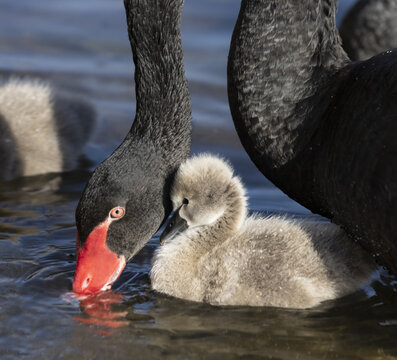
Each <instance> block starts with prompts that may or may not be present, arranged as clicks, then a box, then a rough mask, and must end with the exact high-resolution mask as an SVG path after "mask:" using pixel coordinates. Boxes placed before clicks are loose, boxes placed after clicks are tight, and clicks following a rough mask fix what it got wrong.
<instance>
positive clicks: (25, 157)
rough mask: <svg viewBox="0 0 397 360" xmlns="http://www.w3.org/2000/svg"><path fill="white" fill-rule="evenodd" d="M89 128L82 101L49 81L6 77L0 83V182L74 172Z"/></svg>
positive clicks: (88, 109)
mask: <svg viewBox="0 0 397 360" xmlns="http://www.w3.org/2000/svg"><path fill="white" fill-rule="evenodd" d="M94 124H95V111H94V109H93V108H92V106H91V105H89V104H88V103H86V102H84V101H82V100H80V99H76V98H74V97H65V96H61V95H60V94H59V93H57V92H56V91H55V90H54V89H53V88H52V87H51V85H50V84H49V83H47V82H43V81H38V80H32V79H18V78H11V79H9V80H7V81H5V82H3V83H2V84H1V85H0V131H1V136H0V167H1V172H0V179H1V180H10V179H13V178H15V177H18V176H33V175H39V174H44V173H50V172H62V171H69V170H72V169H74V168H76V167H77V166H78V164H79V158H80V156H81V154H82V150H83V147H84V145H85V144H86V142H87V140H88V139H89V137H90V135H91V133H92V130H93V128H94Z"/></svg>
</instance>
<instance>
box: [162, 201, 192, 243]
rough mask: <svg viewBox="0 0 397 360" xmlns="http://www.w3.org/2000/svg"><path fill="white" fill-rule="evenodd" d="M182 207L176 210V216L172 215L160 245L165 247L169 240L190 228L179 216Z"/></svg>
mask: <svg viewBox="0 0 397 360" xmlns="http://www.w3.org/2000/svg"><path fill="white" fill-rule="evenodd" d="M182 206H183V205H182ZM182 206H181V207H182ZM181 207H179V208H178V209H177V210H175V212H174V215H172V217H171V219H170V221H169V222H168V224H167V226H166V227H165V229H164V231H163V233H162V234H161V235H160V245H164V244H165V242H166V241H167V240H170V239H172V238H173V237H175V236H177V235H178V234H180V233H181V232H183V231H185V230H186V229H187V228H188V225H187V222H186V220H185V219H182V218H181V217H180V216H179V210H180V209H181Z"/></svg>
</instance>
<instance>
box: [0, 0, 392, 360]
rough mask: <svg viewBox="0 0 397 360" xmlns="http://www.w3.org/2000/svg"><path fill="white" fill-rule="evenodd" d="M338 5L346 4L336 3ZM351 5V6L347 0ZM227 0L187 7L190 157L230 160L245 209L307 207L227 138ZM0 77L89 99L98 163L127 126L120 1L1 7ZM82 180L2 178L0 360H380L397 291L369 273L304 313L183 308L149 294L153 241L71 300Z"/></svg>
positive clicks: (234, 5)
mask: <svg viewBox="0 0 397 360" xmlns="http://www.w3.org/2000/svg"><path fill="white" fill-rule="evenodd" d="M341 1H342V2H341V5H342V7H343V5H344V4H346V3H347V0H341ZM350 2H351V1H350ZM238 6H239V1H238V0H203V1H200V2H198V1H193V0H186V1H185V11H184V18H183V43H184V49H185V54H186V56H185V58H186V70H187V76H188V79H189V86H190V92H191V95H192V100H193V120H194V140H193V141H194V142H193V152H199V151H211V152H214V153H219V154H221V155H223V156H225V157H227V158H229V159H231V162H232V164H233V166H235V168H236V171H237V172H238V173H239V174H240V175H241V176H242V179H243V181H244V183H245V185H246V187H247V189H248V192H249V196H250V209H251V210H255V211H262V212H264V213H280V212H288V213H290V214H293V215H296V216H307V215H308V211H307V210H305V209H304V208H302V207H301V206H299V205H298V204H296V203H294V202H292V201H291V200H290V199H288V198H287V197H286V196H285V195H284V194H283V193H281V192H280V191H278V190H277V189H275V188H274V187H273V186H272V185H271V184H270V183H269V182H268V181H267V180H265V179H264V178H263V176H262V175H261V174H259V173H258V171H257V170H256V169H255V168H254V166H253V165H252V164H251V162H250V161H249V159H248V158H247V155H246V154H245V152H244V151H243V150H242V149H241V146H240V145H239V141H238V139H237V136H236V135H235V133H234V130H233V126H232V122H231V118H230V114H229V110H228V105H227V96H226V75H225V73H226V57H227V51H228V46H229V39H230V34H231V30H232V27H233V25H234V21H235V17H236V14H237V11H238ZM0 9H1V11H0V74H2V75H4V76H8V75H10V74H11V73H13V74H15V73H16V74H20V75H29V76H36V77H40V78H45V79H50V80H51V81H53V82H54V83H55V85H56V86H57V87H58V88H59V89H60V90H61V91H63V92H66V93H72V94H77V95H78V96H81V97H83V98H85V99H88V100H90V101H92V102H93V103H94V105H95V107H96V109H97V111H98V114H99V127H98V131H97V132H96V134H95V137H94V139H93V140H92V142H91V143H90V145H89V147H88V148H87V152H86V153H87V156H88V157H89V158H90V159H91V160H92V161H93V162H94V163H98V162H99V161H101V160H102V159H103V158H104V157H105V156H106V155H107V154H108V153H109V152H110V151H112V149H113V148H114V147H115V146H116V145H117V144H118V143H119V142H120V140H121V139H122V138H123V136H124V135H125V132H126V131H128V129H129V127H130V126H131V119H132V116H133V112H134V98H133V95H134V90H133V82H132V79H133V67H132V61H131V54H130V49H129V44H128V40H127V34H126V26H125V18H124V13H123V8H122V1H116V0H86V1H84V2H82V1H79V0H70V1H67V2H66V1H65V2H59V1H58V2H54V1H51V0H35V1H34V2H33V1H27V0H19V1H14V0H3V1H2V2H1V4H0ZM87 176H88V172H87V171H83V170H82V171H76V172H73V173H69V174H65V175H63V176H58V175H47V176H40V177H36V178H28V179H20V180H16V181H12V182H4V183H0V284H1V292H0V358H1V359H21V358H28V359H53V358H57V359H58V358H59V359H72V358H73V359H75V358H82V359H93V358H95V359H109V358H117V359H131V358H136V359H143V358H147V359H157V358H167V359H168V358H169V359H175V358H182V359H184V358H189V359H203V358H205V359H219V358H223V359H232V358H237V357H241V358H252V359H256V358H259V357H260V358H265V359H316V360H317V359H335V358H338V359H392V358H393V357H392V356H397V342H396V340H395V339H396V338H397V310H396V304H397V298H396V297H397V291H396V289H397V284H396V281H395V280H394V278H392V277H390V276H387V274H385V273H381V274H380V275H379V277H378V278H377V279H376V280H375V281H374V282H373V284H372V285H371V286H368V287H367V288H366V289H365V291H359V292H357V293H355V294H352V295H351V296H348V297H345V298H343V299H340V300H337V301H331V302H327V303H324V304H323V305H321V306H320V307H318V308H316V309H312V310H306V311H296V310H285V309H276V308H246V307H237V308H227V307H211V306H208V305H204V304H195V303H191V302H187V301H182V300H178V299H173V298H170V297H167V296H163V295H159V294H157V293H154V292H152V291H151V290H150V280H149V270H150V262H151V257H152V254H153V252H154V250H155V249H156V247H157V246H158V244H159V239H158V237H157V236H155V237H154V238H153V239H152V240H151V241H150V242H149V244H148V245H147V246H146V247H145V248H144V249H142V251H141V252H140V253H139V254H138V256H137V257H136V259H134V261H133V262H132V263H130V264H128V265H127V267H126V269H125V271H124V272H123V274H122V275H121V278H120V279H119V280H118V281H117V282H116V283H115V285H114V287H113V290H112V291H108V292H106V293H103V294H101V295H100V296H98V297H89V298H86V299H82V300H81V301H78V300H76V299H74V298H70V297H67V296H66V297H65V294H67V293H69V292H70V291H71V285H72V279H73V274H74V268H75V227H74V209H75V207H76V204H77V201H78V199H79V195H80V192H81V191H82V189H83V187H84V183H85V181H86V179H87Z"/></svg>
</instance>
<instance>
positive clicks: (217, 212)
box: [161, 154, 246, 243]
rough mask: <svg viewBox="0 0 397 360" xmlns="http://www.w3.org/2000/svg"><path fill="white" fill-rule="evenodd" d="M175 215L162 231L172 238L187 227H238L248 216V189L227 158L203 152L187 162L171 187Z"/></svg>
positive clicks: (163, 237)
mask: <svg viewBox="0 0 397 360" xmlns="http://www.w3.org/2000/svg"><path fill="white" fill-rule="evenodd" d="M171 200H172V203H173V208H174V212H175V213H174V215H173V217H172V218H171V220H170V221H169V223H168V225H167V227H166V229H165V230H164V232H163V234H162V235H161V242H162V243H164V241H165V240H170V239H172V238H173V237H175V236H176V235H178V234H180V233H181V232H183V231H184V230H186V229H190V228H198V227H203V226H211V225H213V224H215V223H217V222H218V221H219V220H222V221H221V222H220V223H219V225H220V226H217V228H219V229H220V231H223V232H224V233H228V232H230V231H232V232H234V231H237V230H238V229H239V228H240V226H241V224H242V222H243V220H244V218H245V216H246V198H245V189H244V187H243V185H242V184H241V181H240V179H239V178H238V177H236V176H233V169H232V168H231V166H230V165H229V164H228V163H227V162H226V161H225V160H223V159H221V158H219V157H216V156H214V155H208V154H202V155H198V156H195V157H193V158H191V159H188V160H187V161H186V162H184V163H183V164H182V165H181V166H180V168H179V170H178V172H177V174H176V176H175V180H174V184H173V186H172V190H171Z"/></svg>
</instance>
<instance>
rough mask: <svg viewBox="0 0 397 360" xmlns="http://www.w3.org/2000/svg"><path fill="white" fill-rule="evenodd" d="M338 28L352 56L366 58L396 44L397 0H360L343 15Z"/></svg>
mask: <svg viewBox="0 0 397 360" xmlns="http://www.w3.org/2000/svg"><path fill="white" fill-rule="evenodd" d="M339 32H340V35H341V37H342V43H343V48H344V49H345V51H346V52H347V55H349V57H350V59H351V60H366V59H368V58H370V57H371V56H374V55H376V54H378V53H380V52H382V51H384V50H388V49H392V48H397V1H396V0H360V1H358V2H357V3H356V4H355V5H354V6H353V7H352V8H351V9H350V11H349V12H348V13H347V15H346V17H345V18H344V19H343V22H342V25H341V26H340V29H339Z"/></svg>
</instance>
